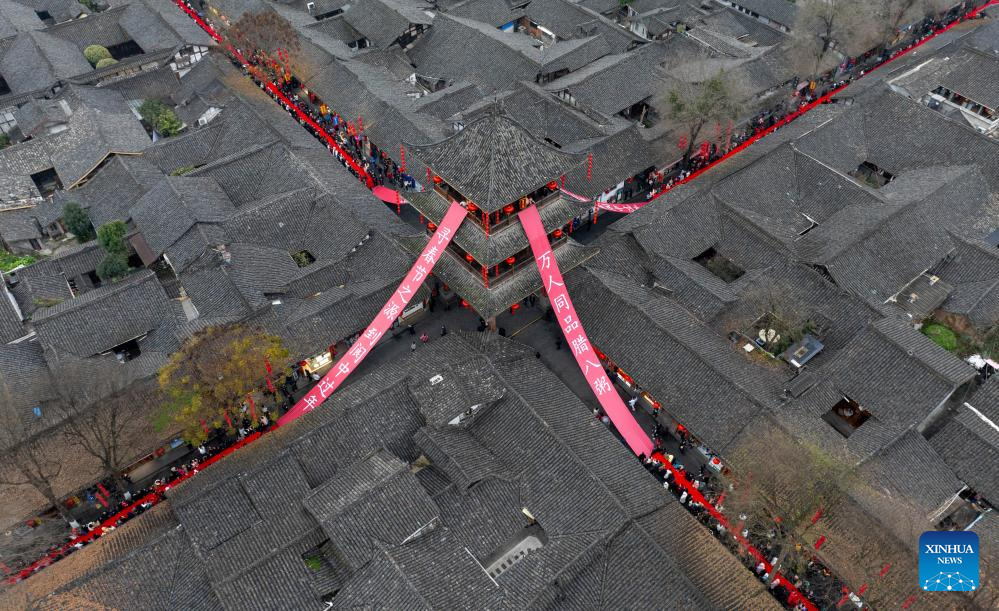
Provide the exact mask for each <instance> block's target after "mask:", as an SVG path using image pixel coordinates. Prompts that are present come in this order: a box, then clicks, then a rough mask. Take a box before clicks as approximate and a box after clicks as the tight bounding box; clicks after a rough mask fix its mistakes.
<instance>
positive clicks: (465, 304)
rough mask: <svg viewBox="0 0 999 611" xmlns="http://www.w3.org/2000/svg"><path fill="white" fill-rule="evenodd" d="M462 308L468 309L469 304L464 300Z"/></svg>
mask: <svg viewBox="0 0 999 611" xmlns="http://www.w3.org/2000/svg"><path fill="white" fill-rule="evenodd" d="M461 307H463V308H467V307H468V302H467V301H465V300H464V299H462V300H461Z"/></svg>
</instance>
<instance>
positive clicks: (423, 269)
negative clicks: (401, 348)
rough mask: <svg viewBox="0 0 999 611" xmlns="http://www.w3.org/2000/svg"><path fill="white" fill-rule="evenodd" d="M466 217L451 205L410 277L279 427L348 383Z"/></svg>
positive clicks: (460, 210) (282, 419) (425, 276)
mask: <svg viewBox="0 0 999 611" xmlns="http://www.w3.org/2000/svg"><path fill="white" fill-rule="evenodd" d="M465 214H466V211H465V209H464V208H462V207H461V206H460V205H458V204H451V208H450V209H449V210H448V212H447V214H446V215H444V220H442V221H441V223H440V225H439V226H438V227H437V231H435V232H434V234H433V235H432V236H430V241H429V242H428V243H427V245H426V247H425V248H424V249H423V252H422V253H420V256H419V257H418V258H417V259H416V262H415V263H414V264H413V267H412V268H411V269H410V270H409V273H408V274H406V278H405V279H404V280H403V281H402V284H400V285H399V288H398V289H396V291H395V292H394V293H392V297H390V298H389V300H388V301H387V302H386V303H385V306H384V307H383V308H382V309H381V311H379V312H378V315H377V316H375V319H374V320H373V321H371V324H370V325H368V328H367V329H365V330H364V333H362V334H361V336H360V337H359V338H358V339H357V341H356V342H354V345H353V346H351V347H350V349H349V350H347V352H345V353H344V355H343V356H341V357H340V360H339V361H337V362H336V363H335V364H334V365H333V367H332V368H331V369H330V370H329V372H327V373H326V375H325V376H323V378H322V379H321V380H319V383H318V384H316V385H315V386H313V387H312V389H311V390H310V391H309V392H308V393H306V394H305V396H304V397H302V398H301V399H300V400H299V401H298V403H296V404H295V406H294V407H292V408H291V409H290V410H289V411H288V413H287V414H285V415H284V416H281V418H279V419H278V424H279V425H282V424H287V423H289V422H291V421H292V420H295V419H297V418H299V417H300V416H302V415H303V414H307V413H309V412H311V411H312V410H314V409H316V408H317V407H319V406H320V405H322V403H323V401H325V400H326V399H327V398H328V397H329V396H330V395H332V394H333V392H334V391H336V389H337V388H338V387H339V386H340V384H342V383H343V381H344V380H345V379H347V376H349V375H350V374H351V373H352V372H353V371H354V370H355V369H357V366H358V365H360V364H361V361H363V360H364V357H366V356H367V355H368V353H370V352H371V350H372V349H374V347H375V346H376V345H377V344H378V340H380V339H381V338H382V336H383V335H385V332H386V331H388V330H389V329H390V328H391V327H392V324H393V323H394V322H395V320H396V319H397V318H399V316H401V315H402V311H403V310H405V309H406V305H407V304H408V303H409V300H410V299H412V298H413V295H414V294H415V293H416V291H417V290H418V289H419V288H420V285H421V284H422V283H423V281H424V280H426V279H427V276H429V275H430V272H431V270H433V268H434V265H435V264H436V263H437V261H438V260H439V259H440V258H441V256H442V255H443V254H444V249H445V248H447V245H448V244H449V243H450V242H451V238H453V237H454V234H455V232H456V231H457V230H458V226H459V225H461V221H462V220H464V218H465Z"/></svg>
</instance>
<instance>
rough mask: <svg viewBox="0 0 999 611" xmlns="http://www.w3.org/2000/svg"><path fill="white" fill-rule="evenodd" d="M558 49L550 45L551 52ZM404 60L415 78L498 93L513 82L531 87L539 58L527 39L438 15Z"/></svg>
mask: <svg viewBox="0 0 999 611" xmlns="http://www.w3.org/2000/svg"><path fill="white" fill-rule="evenodd" d="M558 44H559V43H556V46H557V45H558ZM408 54H409V57H410V58H411V59H412V60H413V64H414V65H415V66H416V71H417V73H419V74H421V75H424V76H427V77H431V78H440V79H445V80H447V81H449V82H456V81H463V80H464V81H471V82H472V83H475V84H476V85H477V86H478V87H479V88H480V89H482V91H484V92H487V93H492V92H494V91H501V90H503V89H505V88H507V87H509V86H510V85H512V84H513V83H515V82H517V81H524V80H526V81H534V80H535V78H536V77H537V75H538V74H540V73H541V72H542V69H541V63H542V60H541V52H540V50H539V49H538V48H537V45H536V42H535V41H534V39H533V38H531V37H530V36H527V35H526V34H522V33H518V32H510V33H504V32H500V31H499V30H497V29H496V28H495V27H493V26H490V25H487V24H485V23H481V22H478V21H472V20H471V19H464V18H461V17H456V16H453V15H448V14H446V13H445V14H441V15H438V16H437V18H436V19H435V20H434V25H433V27H432V28H431V29H430V31H429V32H428V33H426V34H424V35H423V36H422V37H421V38H420V39H419V40H418V41H416V44H415V45H414V46H413V48H412V49H410V50H409V51H408Z"/></svg>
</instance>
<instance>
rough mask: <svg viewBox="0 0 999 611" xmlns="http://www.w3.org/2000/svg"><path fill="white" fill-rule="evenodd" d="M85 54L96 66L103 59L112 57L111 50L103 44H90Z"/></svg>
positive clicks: (84, 51) (92, 64)
mask: <svg viewBox="0 0 999 611" xmlns="http://www.w3.org/2000/svg"><path fill="white" fill-rule="evenodd" d="M83 56H84V57H86V58H87V61H88V62H90V65H91V66H96V65H97V62H99V61H101V60H102V59H111V52H110V51H108V50H107V48H105V47H102V46H101V45H90V46H89V47H87V48H86V49H84V50H83Z"/></svg>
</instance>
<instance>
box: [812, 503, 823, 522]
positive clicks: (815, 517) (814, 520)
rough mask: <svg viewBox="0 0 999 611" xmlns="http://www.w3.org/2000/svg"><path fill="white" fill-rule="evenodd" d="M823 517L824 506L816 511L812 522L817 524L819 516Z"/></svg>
mask: <svg viewBox="0 0 999 611" xmlns="http://www.w3.org/2000/svg"><path fill="white" fill-rule="evenodd" d="M821 517H822V508H821V507H819V510H818V511H816V512H815V515H814V516H812V524H815V523H816V522H818V521H819V518H821Z"/></svg>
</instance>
